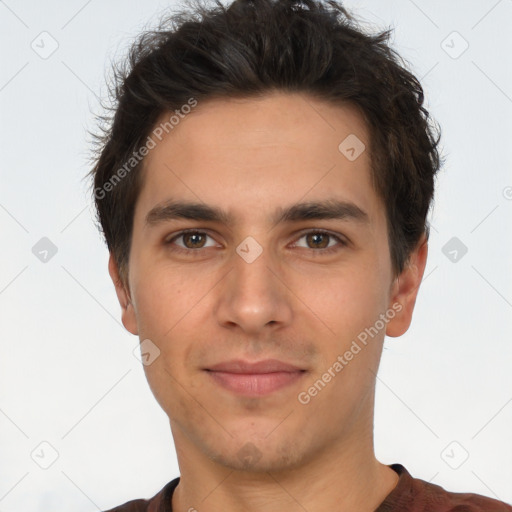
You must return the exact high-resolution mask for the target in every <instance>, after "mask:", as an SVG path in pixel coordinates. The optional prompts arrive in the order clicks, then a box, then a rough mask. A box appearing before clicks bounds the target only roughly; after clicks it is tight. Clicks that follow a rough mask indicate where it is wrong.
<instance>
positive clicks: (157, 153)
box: [136, 93, 380, 220]
mask: <svg viewBox="0 0 512 512" xmlns="http://www.w3.org/2000/svg"><path fill="white" fill-rule="evenodd" d="M170 115H171V114H169V113H163V114H162V115H161V117H160V119H159V120H158V122H157V124H156V125H155V126H156V127H158V126H160V127H162V126H165V125H164V124H162V123H165V122H166V121H168V120H169V117H170ZM167 126H169V125H167ZM161 131H162V130H160V132H161ZM155 142H156V145H155V147H154V148H153V149H152V150H151V151H150V152H149V153H148V155H147V156H146V158H145V161H144V167H143V186H142V190H141V193H140V195H139V199H138V202H137V207H136V220H137V217H139V220H141V219H143V215H144V214H146V213H147V212H148V211H149V210H150V209H152V208H154V206H155V205H157V204H159V203H162V202H164V201H166V200H168V198H169V197H173V198H186V199H188V200H193V201H194V202H196V203H197V202H204V203H207V204H217V205H220V204H221V205H222V206H223V208H224V209H225V210H226V211H231V212H233V215H235V216H239V217H246V218H248V217H253V218H254V216H255V215H259V214H260V213H262V212H263V210H267V213H268V210H269V209H271V210H274V209H275V207H276V205H281V206H283V204H284V205H288V204H292V203H296V202H299V201H301V202H303V201H314V200H319V199H322V198H327V199H334V198H336V199H338V200H341V201H347V202H352V203H354V204H356V205H357V206H359V208H361V209H362V210H364V211H367V212H368V213H369V214H370V216H372V214H376V213H377V212H376V210H377V209H378V208H379V207H380V204H379V198H378V197H377V196H376V193H375V191H374V190H373V187H372V185H371V176H370V155H369V150H368V149H369V143H370V141H369V135H368V130H367V127H366V125H365V122H364V120H363V118H362V116H361V115H360V113H359V112H358V110H357V109H356V108H355V107H353V106H351V105H343V106H342V105H333V104H331V103H327V102H325V101H322V100H318V99H315V98H313V97H311V96H308V95H304V94H298V93H293V94H285V93H274V94H269V95H267V96H264V97H259V98H244V99H234V98H229V99H215V100H209V101H206V102H203V103H200V102H199V103H198V105H197V106H196V107H195V108H194V109H193V111H192V113H190V114H188V115H186V116H182V118H181V119H180V121H179V123H178V124H174V125H173V127H172V129H169V127H168V133H164V134H163V136H161V141H160V140H158V139H155ZM354 157H355V158H354ZM267 213H266V214H265V216H266V217H268V215H267Z"/></svg>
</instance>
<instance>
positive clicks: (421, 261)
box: [386, 234, 428, 337]
mask: <svg viewBox="0 0 512 512" xmlns="http://www.w3.org/2000/svg"><path fill="white" fill-rule="evenodd" d="M427 254H428V242H427V239H426V236H425V234H423V236H422V237H421V239H420V241H419V242H418V244H417V246H416V248H415V249H414V251H413V252H412V253H411V255H410V257H409V260H408V262H407V264H406V266H405V268H404V269H403V271H402V272H401V274H400V275H399V276H397V278H396V279H395V282H394V283H393V289H392V292H391V297H390V303H389V307H390V308H393V309H394V310H395V311H398V312H397V313H396V315H395V316H394V318H393V319H391V320H390V321H389V322H388V324H387V327H386V336H390V337H397V336H402V334H404V333H405V332H406V331H407V329H409V326H410V325H411V321H412V314H413V311H414V306H415V304H416V298H417V296H418V291H419V287H420V284H421V281H422V279H423V273H424V272H425V266H426V263H427ZM398 305H400V307H398Z"/></svg>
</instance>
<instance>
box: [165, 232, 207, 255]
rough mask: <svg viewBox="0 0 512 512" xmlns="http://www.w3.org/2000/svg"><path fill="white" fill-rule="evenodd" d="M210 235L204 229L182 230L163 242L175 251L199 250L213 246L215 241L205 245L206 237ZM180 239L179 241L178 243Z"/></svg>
mask: <svg viewBox="0 0 512 512" xmlns="http://www.w3.org/2000/svg"><path fill="white" fill-rule="evenodd" d="M208 238H210V239H211V240H213V239H212V237H211V236H210V235H208V234H207V233H205V232H204V231H196V230H190V231H182V232H181V233H178V234H177V235H175V236H173V237H172V238H171V239H169V240H167V241H166V242H165V245H169V246H171V247H172V249H173V250H175V251H184V252H189V253H192V252H200V251H199V249H203V248H206V249H207V248H208V247H214V246H215V243H210V245H206V242H207V239H208ZM178 241H181V243H178Z"/></svg>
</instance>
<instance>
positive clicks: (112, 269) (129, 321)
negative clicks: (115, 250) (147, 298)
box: [108, 252, 139, 334]
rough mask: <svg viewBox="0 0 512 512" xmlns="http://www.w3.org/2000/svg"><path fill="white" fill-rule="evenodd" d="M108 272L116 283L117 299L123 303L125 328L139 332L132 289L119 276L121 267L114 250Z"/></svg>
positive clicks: (109, 261) (134, 332) (132, 331)
mask: <svg viewBox="0 0 512 512" xmlns="http://www.w3.org/2000/svg"><path fill="white" fill-rule="evenodd" d="M108 273H109V274H110V278H111V279H112V282H113V283H114V286H115V289H116V295H117V300H118V301H119V304H120V305H121V311H122V316H121V319H122V322H123V325H124V327H125V329H126V330H127V331H129V332H131V333H132V334H139V331H138V329H137V317H136V315H135V309H134V308H133V304H132V300H131V297H130V291H129V289H127V288H128V284H127V285H126V286H125V285H124V284H123V281H122V279H121V278H120V276H119V269H118V267H117V263H116V261H115V258H114V255H113V254H112V252H111V253H110V257H109V260H108Z"/></svg>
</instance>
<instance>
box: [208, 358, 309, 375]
mask: <svg viewBox="0 0 512 512" xmlns="http://www.w3.org/2000/svg"><path fill="white" fill-rule="evenodd" d="M207 370H209V371H214V372H226V373H245V374H249V373H250V374H256V373H276V372H297V371H302V370H301V368H299V367H298V366H294V365H291V364H288V363H284V362H282V361H279V360H277V359H265V360H264V361H257V362H255V363H250V362H248V361H242V360H241V359H233V360H232V361H226V362H224V363H219V364H216V365H214V366H211V367H209V368H207Z"/></svg>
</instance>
